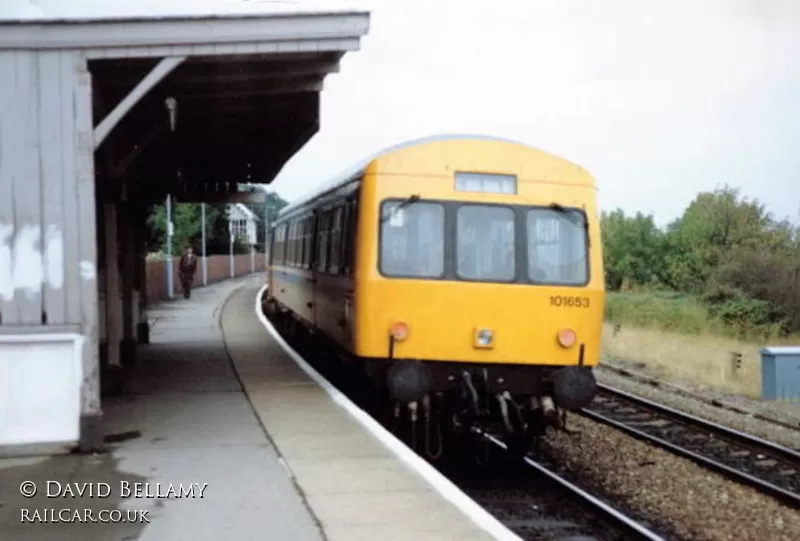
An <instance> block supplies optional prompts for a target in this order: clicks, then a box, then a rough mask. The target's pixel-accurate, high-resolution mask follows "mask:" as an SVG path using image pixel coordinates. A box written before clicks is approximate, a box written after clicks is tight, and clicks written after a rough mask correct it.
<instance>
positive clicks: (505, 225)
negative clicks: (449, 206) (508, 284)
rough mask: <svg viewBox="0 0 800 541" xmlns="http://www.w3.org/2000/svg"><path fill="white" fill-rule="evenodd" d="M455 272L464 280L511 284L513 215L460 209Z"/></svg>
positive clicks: (475, 208) (506, 211) (500, 210)
mask: <svg viewBox="0 0 800 541" xmlns="http://www.w3.org/2000/svg"><path fill="white" fill-rule="evenodd" d="M456 223H457V227H456V261H457V264H456V272H457V273H458V276H459V278H464V279H467V280H485V281H492V282H495V281H511V280H513V279H514V277H515V275H516V262H515V258H514V253H515V249H514V248H515V245H514V211H513V210H511V209H510V208H508V207H499V206H487V205H463V206H461V207H460V208H459V209H458V213H457V218H456Z"/></svg>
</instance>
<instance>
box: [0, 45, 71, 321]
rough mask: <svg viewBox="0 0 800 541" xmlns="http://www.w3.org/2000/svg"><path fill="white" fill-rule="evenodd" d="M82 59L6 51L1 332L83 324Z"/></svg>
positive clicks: (0, 69) (0, 132) (0, 96)
mask: <svg viewBox="0 0 800 541" xmlns="http://www.w3.org/2000/svg"><path fill="white" fill-rule="evenodd" d="M80 61H81V59H80V57H79V55H77V54H75V53H69V52H34V51H6V52H0V74H1V75H0V317H1V318H2V319H0V331H2V329H1V327H4V326H6V325H26V326H30V325H41V324H42V319H43V314H44V316H45V317H46V323H47V324H49V325H77V324H80V322H81V314H80V303H79V295H80V265H79V254H78V245H79V238H78V237H79V234H80V231H79V227H78V220H77V217H78V196H77V193H78V190H77V177H76V167H75V154H76V153H75V150H76V146H75V141H76V123H75V105H74V104H75V99H74V93H75V86H76V84H75V83H76V71H77V68H78V65H79V64H78V63H79V62H80Z"/></svg>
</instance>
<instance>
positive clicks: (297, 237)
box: [294, 218, 303, 267]
mask: <svg viewBox="0 0 800 541" xmlns="http://www.w3.org/2000/svg"><path fill="white" fill-rule="evenodd" d="M294 243H295V248H294V266H295V267H300V265H301V264H302V262H303V220H302V219H300V218H297V221H296V222H295V225H294Z"/></svg>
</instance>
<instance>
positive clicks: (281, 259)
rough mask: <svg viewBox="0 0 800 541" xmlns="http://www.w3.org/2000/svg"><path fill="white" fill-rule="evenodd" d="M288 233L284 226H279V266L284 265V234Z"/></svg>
mask: <svg viewBox="0 0 800 541" xmlns="http://www.w3.org/2000/svg"><path fill="white" fill-rule="evenodd" d="M287 233H288V231H287V227H286V224H285V223H284V224H281V233H280V237H279V238H280V241H281V251H280V255H279V256H278V257H279V262H280V264H281V265H286V234H287Z"/></svg>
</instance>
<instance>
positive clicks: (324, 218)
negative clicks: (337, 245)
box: [317, 211, 331, 272]
mask: <svg viewBox="0 0 800 541" xmlns="http://www.w3.org/2000/svg"><path fill="white" fill-rule="evenodd" d="M330 229H331V212H330V211H326V212H323V213H322V215H321V216H320V221H319V243H318V244H317V270H318V271H319V272H327V270H328V244H329V238H330Z"/></svg>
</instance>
